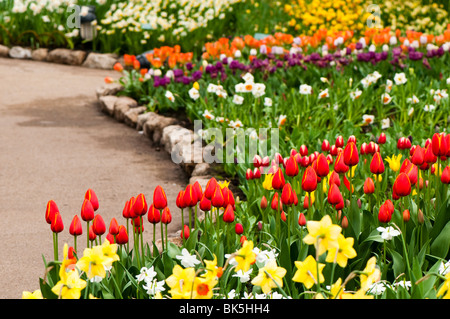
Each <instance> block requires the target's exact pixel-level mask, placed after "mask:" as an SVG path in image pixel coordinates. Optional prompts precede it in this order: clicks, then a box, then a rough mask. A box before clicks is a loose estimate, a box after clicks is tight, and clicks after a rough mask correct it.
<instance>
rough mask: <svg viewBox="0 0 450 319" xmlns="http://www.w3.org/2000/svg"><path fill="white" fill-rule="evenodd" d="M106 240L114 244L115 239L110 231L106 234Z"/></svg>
mask: <svg viewBox="0 0 450 319" xmlns="http://www.w3.org/2000/svg"><path fill="white" fill-rule="evenodd" d="M106 240H107V241H109V243H110V244H115V243H116V241H115V239H114V235H113V234H111V233H108V234H106Z"/></svg>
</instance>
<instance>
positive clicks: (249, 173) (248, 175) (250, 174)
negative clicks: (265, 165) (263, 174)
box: [245, 168, 253, 180]
mask: <svg viewBox="0 0 450 319" xmlns="http://www.w3.org/2000/svg"><path fill="white" fill-rule="evenodd" d="M245 179H246V180H250V179H253V171H252V169H251V168H247V171H246V172H245Z"/></svg>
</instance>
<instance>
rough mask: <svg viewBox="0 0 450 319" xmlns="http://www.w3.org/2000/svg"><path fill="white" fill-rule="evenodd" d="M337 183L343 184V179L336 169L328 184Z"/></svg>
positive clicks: (338, 184)
mask: <svg viewBox="0 0 450 319" xmlns="http://www.w3.org/2000/svg"><path fill="white" fill-rule="evenodd" d="M331 184H336V185H337V186H341V179H340V178H339V174H338V173H336V171H332V172H331V175H330V180H329V181H328V185H331Z"/></svg>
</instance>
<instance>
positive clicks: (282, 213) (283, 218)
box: [281, 211, 286, 222]
mask: <svg viewBox="0 0 450 319" xmlns="http://www.w3.org/2000/svg"><path fill="white" fill-rule="evenodd" d="M281 220H282V221H284V222H286V214H285V212H284V211H282V212H281Z"/></svg>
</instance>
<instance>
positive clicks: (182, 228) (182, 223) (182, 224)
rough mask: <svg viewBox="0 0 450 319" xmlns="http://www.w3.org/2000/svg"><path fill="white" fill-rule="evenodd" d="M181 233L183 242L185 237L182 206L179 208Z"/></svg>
mask: <svg viewBox="0 0 450 319" xmlns="http://www.w3.org/2000/svg"><path fill="white" fill-rule="evenodd" d="M205 218H206V217H205ZM181 233H182V234H183V236H181V238H182V240H183V244H184V242H185V240H186V239H185V238H184V214H183V208H181Z"/></svg>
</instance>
